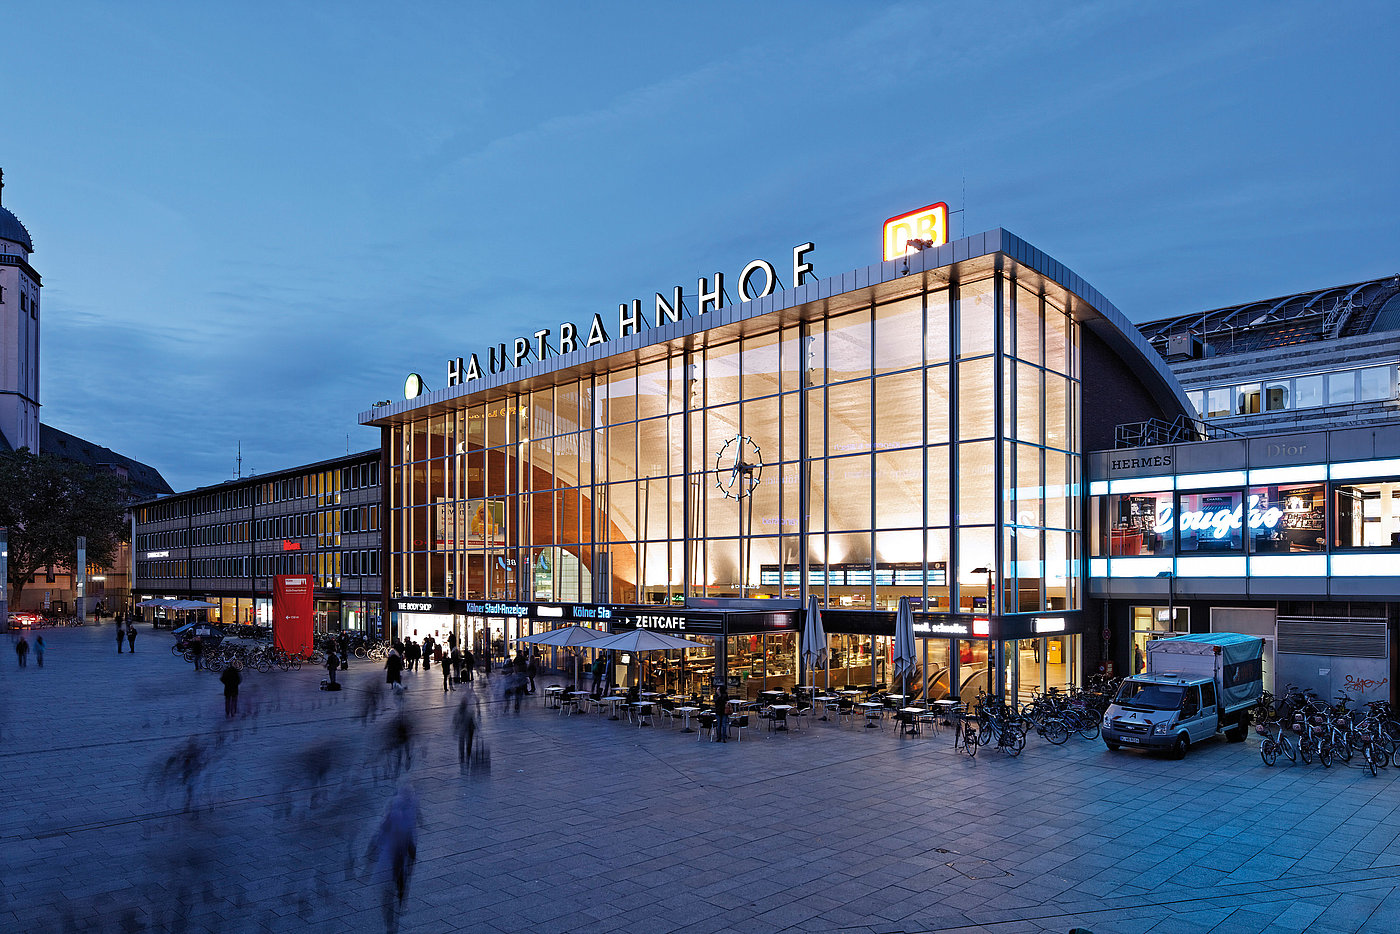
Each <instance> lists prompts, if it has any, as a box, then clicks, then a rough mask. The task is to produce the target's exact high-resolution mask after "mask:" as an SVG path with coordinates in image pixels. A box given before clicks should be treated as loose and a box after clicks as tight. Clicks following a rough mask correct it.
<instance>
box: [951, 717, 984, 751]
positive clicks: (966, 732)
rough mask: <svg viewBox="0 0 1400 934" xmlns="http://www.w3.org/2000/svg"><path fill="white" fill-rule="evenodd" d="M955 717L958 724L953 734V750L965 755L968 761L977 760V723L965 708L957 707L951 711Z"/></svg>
mask: <svg viewBox="0 0 1400 934" xmlns="http://www.w3.org/2000/svg"><path fill="white" fill-rule="evenodd" d="M953 715H954V716H955V717H957V719H958V724H957V728H956V730H955V732H954V733H953V748H954V749H956V750H958V751H959V752H961V753H964V754H966V755H967V757H968V758H969V759H976V758H977V747H978V746H979V745H980V743H979V742H978V739H977V721H976V718H974V717H973V716H972V715H971V714H969V713H968V712H967V708H965V707H958V708H957V709H956V710H954V711H953Z"/></svg>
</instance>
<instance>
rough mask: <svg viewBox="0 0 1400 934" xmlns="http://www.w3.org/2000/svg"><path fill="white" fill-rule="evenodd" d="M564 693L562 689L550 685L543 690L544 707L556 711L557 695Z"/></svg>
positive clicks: (557, 705)
mask: <svg viewBox="0 0 1400 934" xmlns="http://www.w3.org/2000/svg"><path fill="white" fill-rule="evenodd" d="M563 693H564V689H563V688H562V687H560V686H559V685H557V684H551V685H550V686H549V687H547V688H545V689H544V705H545V706H546V707H549V708H551V709H558V707H559V695H561V694H563Z"/></svg>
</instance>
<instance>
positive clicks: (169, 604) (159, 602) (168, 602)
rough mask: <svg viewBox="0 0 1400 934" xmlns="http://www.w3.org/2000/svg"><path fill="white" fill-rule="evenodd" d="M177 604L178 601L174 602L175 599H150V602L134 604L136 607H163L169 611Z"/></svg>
mask: <svg viewBox="0 0 1400 934" xmlns="http://www.w3.org/2000/svg"><path fill="white" fill-rule="evenodd" d="M179 602H180V601H179V600H176V599H174V598H173V597H152V598H151V599H150V600H142V601H141V602H140V603H138V604H136V605H137V606H163V607H165V608H167V609H171V608H173V607H174V606H175V604H177V603H179Z"/></svg>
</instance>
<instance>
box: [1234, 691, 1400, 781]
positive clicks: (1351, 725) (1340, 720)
mask: <svg viewBox="0 0 1400 934" xmlns="http://www.w3.org/2000/svg"><path fill="white" fill-rule="evenodd" d="M1354 703H1355V701H1353V699H1352V698H1351V697H1350V696H1348V695H1347V694H1345V693H1342V694H1338V695H1337V699H1336V702H1335V703H1333V704H1328V703H1326V702H1325V701H1323V700H1322V699H1321V698H1320V697H1318V696H1317V694H1315V693H1314V692H1312V691H1306V690H1299V689H1298V688H1295V687H1294V686H1293V685H1289V686H1288V688H1287V689H1286V690H1285V691H1284V693H1283V695H1282V696H1281V697H1274V696H1273V695H1271V694H1269V693H1268V692H1267V691H1266V692H1264V694H1263V695H1262V696H1261V697H1260V699H1259V703H1258V705H1257V707H1256V708H1255V710H1256V716H1257V717H1258V720H1259V722H1258V723H1257V725H1256V726H1255V728H1254V729H1255V731H1256V732H1257V733H1259V735H1260V736H1261V737H1263V738H1262V739H1261V741H1260V743H1259V756H1260V758H1261V759H1263V760H1264V764H1265V765H1270V766H1271V765H1274V764H1275V763H1276V762H1277V761H1278V760H1279V758H1281V757H1282V758H1286V759H1288V760H1289V761H1290V762H1297V761H1298V760H1299V759H1301V760H1302V761H1303V762H1304V763H1305V764H1309V765H1311V764H1312V763H1313V762H1317V763H1318V764H1320V765H1321V766H1322V767H1323V768H1331V766H1332V765H1333V763H1337V762H1340V763H1346V764H1350V763H1351V762H1352V761H1353V760H1356V761H1357V762H1358V763H1359V764H1361V765H1364V766H1365V767H1366V768H1368V769H1370V771H1371V774H1372V775H1375V774H1377V773H1378V772H1379V770H1381V769H1383V768H1386V767H1387V766H1389V765H1390V764H1391V763H1392V761H1393V759H1394V756H1395V750H1396V742H1397V740H1398V739H1400V722H1397V721H1396V720H1395V718H1394V714H1393V711H1392V710H1391V706H1390V703H1389V702H1387V701H1372V702H1370V703H1368V704H1366V705H1365V709H1364V710H1363V709H1359V708H1354V707H1353V706H1352V705H1353V704H1354Z"/></svg>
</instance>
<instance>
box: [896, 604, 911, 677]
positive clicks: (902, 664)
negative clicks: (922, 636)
mask: <svg viewBox="0 0 1400 934" xmlns="http://www.w3.org/2000/svg"><path fill="white" fill-rule="evenodd" d="M914 665H915V657H914V611H913V609H911V608H910V606H909V598H908V597H900V598H899V609H898V610H897V611H896V612H895V614H894V673H895V675H896V676H898V677H899V678H900V679H901V680H902V681H903V682H904V683H903V685H902V688H901V693H903V694H905V695H906V696H907V695H908V694H909V690H908V687H909V685H908V681H909V675H910V674H912V673H913V671H914Z"/></svg>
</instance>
